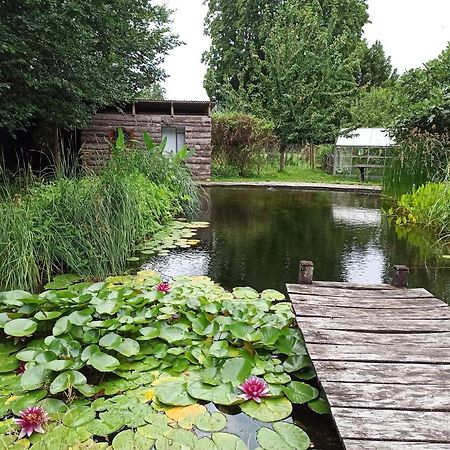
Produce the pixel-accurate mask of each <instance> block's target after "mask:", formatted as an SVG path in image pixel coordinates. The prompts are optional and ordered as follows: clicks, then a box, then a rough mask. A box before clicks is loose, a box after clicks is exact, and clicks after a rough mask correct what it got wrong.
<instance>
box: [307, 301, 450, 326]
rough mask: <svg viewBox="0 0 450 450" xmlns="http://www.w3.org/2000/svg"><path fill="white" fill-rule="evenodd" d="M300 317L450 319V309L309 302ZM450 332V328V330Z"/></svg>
mask: <svg viewBox="0 0 450 450" xmlns="http://www.w3.org/2000/svg"><path fill="white" fill-rule="evenodd" d="M298 315H299V316H301V317H328V318H331V319H332V318H346V319H348V320H350V321H351V320H354V319H368V318H371V317H376V318H377V319H380V318H383V319H392V318H395V319H410V320H415V319H421V320H429V319H450V308H440V307H436V308H433V307H431V308H430V307H428V308H423V307H422V308H415V309H394V308H383V309H377V310H374V309H373V308H364V307H359V308H358V307H355V308H345V307H339V306H318V305H317V304H314V305H311V304H309V302H305V304H303V305H301V306H299V308H298ZM449 330H450V328H449Z"/></svg>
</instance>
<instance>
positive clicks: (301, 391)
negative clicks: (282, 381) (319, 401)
mask: <svg viewBox="0 0 450 450" xmlns="http://www.w3.org/2000/svg"><path fill="white" fill-rule="evenodd" d="M282 389H283V392H284V393H285V395H286V397H287V398H288V399H289V400H290V401H291V402H292V403H297V404H302V403H307V402H309V401H311V400H314V399H315V398H316V397H317V396H318V395H319V391H318V390H317V389H316V388H313V387H312V386H310V385H309V384H306V383H301V382H300V381H292V382H291V383H289V384H288V385H287V386H283V388H282Z"/></svg>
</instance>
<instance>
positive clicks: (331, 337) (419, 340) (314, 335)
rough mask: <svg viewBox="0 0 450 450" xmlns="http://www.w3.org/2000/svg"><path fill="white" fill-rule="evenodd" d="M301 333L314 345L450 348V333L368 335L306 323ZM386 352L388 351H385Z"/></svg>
mask: <svg viewBox="0 0 450 450" xmlns="http://www.w3.org/2000/svg"><path fill="white" fill-rule="evenodd" d="M302 333H303V337H304V338H305V342H306V343H307V344H309V343H315V344H329V343H333V344H336V345H349V344H350V343H351V345H364V344H382V345H385V346H386V345H399V344H400V345H409V344H411V342H413V343H414V344H416V345H420V346H421V347H431V348H434V347H443V348H450V332H442V333H416V334H411V333H405V334H402V333H396V334H388V333H370V332H364V331H345V330H322V329H321V330H318V329H316V328H314V327H310V326H308V324H307V323H306V322H304V323H303V324H302ZM386 351H388V349H387V350H386Z"/></svg>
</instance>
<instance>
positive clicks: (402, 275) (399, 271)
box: [392, 265, 409, 288]
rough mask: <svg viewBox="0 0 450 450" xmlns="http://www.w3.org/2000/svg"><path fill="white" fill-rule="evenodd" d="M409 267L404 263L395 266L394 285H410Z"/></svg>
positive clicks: (402, 286) (401, 286)
mask: <svg viewBox="0 0 450 450" xmlns="http://www.w3.org/2000/svg"><path fill="white" fill-rule="evenodd" d="M408 275H409V268H408V267H407V266H403V265H397V266H394V276H393V277H392V285H393V286H395V287H398V288H406V287H408Z"/></svg>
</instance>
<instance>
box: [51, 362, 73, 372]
mask: <svg viewBox="0 0 450 450" xmlns="http://www.w3.org/2000/svg"><path fill="white" fill-rule="evenodd" d="M72 364H73V361H71V360H66V359H55V360H53V361H50V362H49V363H47V365H46V368H47V369H49V370H54V371H55V372H61V370H65V369H67V368H68V367H70V366H71V365H72Z"/></svg>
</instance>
